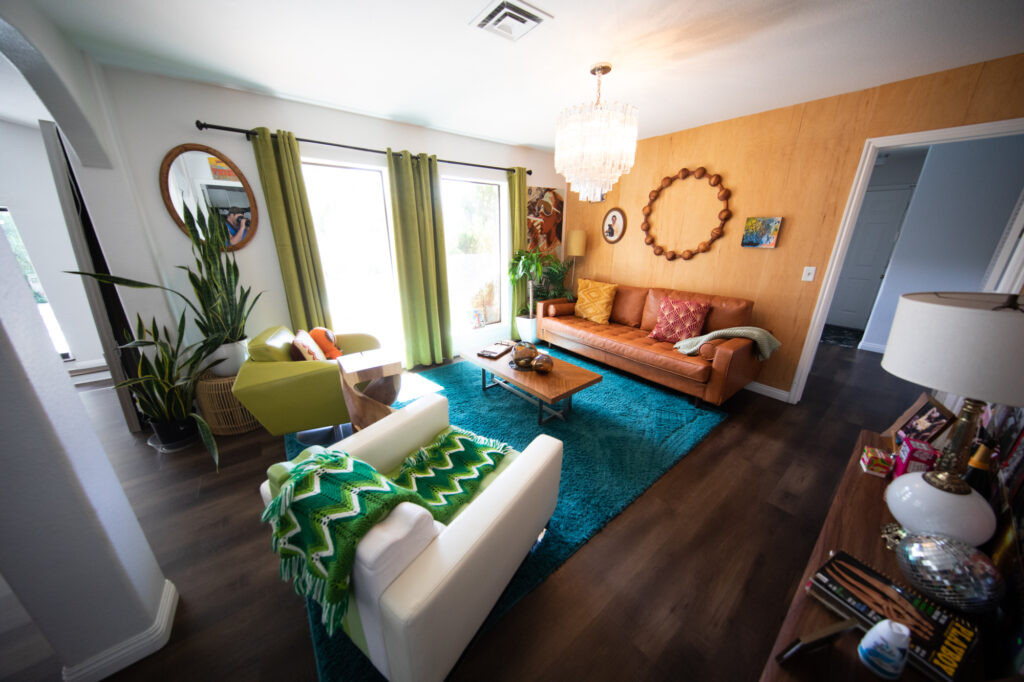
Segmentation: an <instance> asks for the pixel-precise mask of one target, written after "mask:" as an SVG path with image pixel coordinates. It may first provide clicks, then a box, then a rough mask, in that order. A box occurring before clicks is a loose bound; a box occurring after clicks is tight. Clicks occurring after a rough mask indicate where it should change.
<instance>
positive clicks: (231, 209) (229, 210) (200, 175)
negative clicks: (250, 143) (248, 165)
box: [160, 144, 257, 251]
mask: <svg viewBox="0 0 1024 682" xmlns="http://www.w3.org/2000/svg"><path fill="white" fill-rule="evenodd" d="M160 190H161V192H162V194H163V198H164V204H165V205H166V206H167V210H168V211H169V212H170V214H171V217H172V218H174V221H175V222H176V223H177V224H178V227H180V228H181V229H182V230H183V231H184V232H185V233H186V234H188V229H187V228H186V227H185V221H184V215H185V207H186V206H187V207H188V209H189V210H190V211H191V212H192V214H193V215H196V214H197V213H198V212H202V213H204V214H206V213H208V211H211V210H212V211H215V212H216V213H217V214H218V215H220V217H221V218H222V219H223V220H224V221H225V223H226V225H227V229H228V241H227V243H226V244H225V245H224V246H225V248H226V249H227V250H228V251H233V250H235V249H240V248H242V247H243V246H245V244H247V243H248V242H249V240H250V239H252V236H253V234H254V233H255V232H256V219H257V214H256V205H255V201H254V200H253V194H252V189H251V188H250V186H249V182H248V181H247V180H246V179H245V176H244V175H242V172H241V171H240V170H239V169H238V166H236V165H235V164H234V163H233V162H232V161H231V160H230V159H229V158H228V157H226V156H225V155H224V154H222V153H221V152H218V151H217V150H216V149H213V148H211V147H207V146H204V145H201V144H183V145H179V146H177V147H175V148H174V149H172V150H171V151H169V152H167V155H166V156H165V157H164V161H163V163H162V164H161V165H160Z"/></svg>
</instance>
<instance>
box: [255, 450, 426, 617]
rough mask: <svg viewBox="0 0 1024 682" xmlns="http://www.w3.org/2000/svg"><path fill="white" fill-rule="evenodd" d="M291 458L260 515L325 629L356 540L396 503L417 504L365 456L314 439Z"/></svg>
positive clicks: (343, 590) (284, 575)
mask: <svg viewBox="0 0 1024 682" xmlns="http://www.w3.org/2000/svg"><path fill="white" fill-rule="evenodd" d="M306 452H309V453H310V457H309V458H308V459H306V460H305V461H303V462H301V463H299V464H298V465H296V467H295V469H294V470H293V471H292V473H291V475H290V476H289V477H288V480H287V481H285V483H284V485H282V486H281V492H280V493H279V494H278V496H277V497H275V498H274V499H273V500H272V501H271V502H270V504H268V505H267V508H266V509H264V510H263V516H262V519H263V520H264V521H270V524H271V527H272V528H273V539H272V546H273V548H274V551H275V552H277V553H278V554H280V556H281V567H280V571H281V579H282V580H286V581H287V580H293V581H294V583H295V592H296V594H298V595H299V596H305V597H311V598H313V599H315V600H316V601H317V602H318V603H319V604H320V606H321V607H322V610H323V618H322V621H323V624H324V627H325V628H326V629H327V633H328V634H329V635H333V634H334V631H335V630H336V629H337V628H338V626H340V625H341V621H342V618H344V616H345V611H346V610H347V608H348V583H349V574H350V573H351V572H352V563H353V562H354V561H355V555H356V545H357V544H359V540H361V539H362V537H363V536H364V535H366V533H368V532H369V531H370V529H371V528H373V525H374V524H375V523H377V521H379V520H381V519H382V518H384V517H385V516H387V514H388V512H390V511H391V510H392V509H393V508H394V507H395V506H396V505H398V504H399V503H401V502H414V503H416V504H422V501H421V500H420V498H419V496H418V495H416V494H415V493H414V492H412V491H409V490H405V489H403V488H399V487H398V486H396V485H395V484H394V483H392V482H391V481H389V480H388V479H386V478H384V477H383V476H381V475H380V474H379V473H378V472H377V470H376V469H374V468H373V467H371V466H370V465H369V464H367V463H366V462H362V461H360V460H358V459H355V458H353V457H349V456H348V455H347V454H345V453H343V452H336V451H334V452H332V451H328V450H325V449H324V448H322V447H319V446H314V447H312V448H309V449H308V450H307V451H306Z"/></svg>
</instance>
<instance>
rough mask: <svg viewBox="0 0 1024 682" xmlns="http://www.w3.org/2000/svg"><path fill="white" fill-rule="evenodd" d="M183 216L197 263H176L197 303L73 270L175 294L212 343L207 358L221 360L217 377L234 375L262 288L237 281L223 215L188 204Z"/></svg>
mask: <svg viewBox="0 0 1024 682" xmlns="http://www.w3.org/2000/svg"><path fill="white" fill-rule="evenodd" d="M184 214H185V215H184V220H185V225H186V227H187V228H188V235H189V239H190V240H191V241H192V255H193V257H194V258H195V264H194V268H193V267H190V266H185V265H178V266H176V267H178V268H179V269H181V270H184V271H185V272H187V273H188V281H189V283H190V284H191V285H192V293H193V295H194V296H195V303H193V302H192V301H191V300H190V299H189V298H188V297H187V296H185V295H184V294H182V293H181V292H179V291H176V290H175V289H171V288H169V287H164V286H160V285H159V284H150V283H148V282H140V281H138V280H134V279H128V278H127V277H118V276H116V275H103V274H98V273H92V272H74V273H72V274H77V275H86V276H88V277H92V278H94V279H96V280H98V281H100V282H104V283H107V284H116V285H118V286H126V287H132V288H136V289H163V290H164V291H168V292H170V293H172V294H174V295H175V296H177V297H178V298H180V299H181V300H182V301H184V302H185V304H186V305H187V306H188V307H189V308H190V309H191V310H192V313H193V314H194V315H195V324H196V328H197V329H199V332H200V333H201V334H202V335H203V336H204V337H205V338H206V339H207V340H210V341H211V343H210V344H209V345H210V346H211V347H212V349H213V351H212V355H211V359H212V360H223V362H220V363H218V364H216V365H214V367H213V369H212V370H211V371H212V372H213V373H214V374H216V375H218V376H233V375H235V374H238V369H239V368H240V367H241V365H242V362H243V361H244V360H245V343H246V334H245V323H246V321H248V319H249V314H250V313H252V309H253V306H255V305H256V301H258V300H259V298H260V296H262V295H263V292H260V293H258V294H256V296H252V288H251V287H243V286H242V285H241V284H240V283H239V281H238V280H239V278H238V264H237V263H236V262H235V254H234V253H233V252H231V251H225V250H224V248H223V247H224V245H225V244H227V243H228V232H227V228H226V227H225V224H224V219H223V218H222V217H221V216H220V214H218V213H217V211H216V209H213V208H212V207H207V212H206V214H205V215H204V214H203V212H202V211H199V216H198V220H197V219H196V216H194V215H193V214H192V211H191V210H189V207H188V206H187V205H186V206H185V208H184ZM207 216H209V217H208V218H207ZM250 297H251V298H250ZM204 347H206V346H205V344H204Z"/></svg>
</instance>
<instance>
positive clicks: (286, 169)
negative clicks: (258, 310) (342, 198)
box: [252, 128, 332, 331]
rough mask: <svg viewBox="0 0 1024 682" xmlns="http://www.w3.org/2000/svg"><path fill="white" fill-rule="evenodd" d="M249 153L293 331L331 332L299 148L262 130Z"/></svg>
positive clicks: (283, 135) (285, 135) (282, 135)
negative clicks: (257, 175)
mask: <svg viewBox="0 0 1024 682" xmlns="http://www.w3.org/2000/svg"><path fill="white" fill-rule="evenodd" d="M252 148H253V151H254V152H255V154H256V166H257V167H258V168H259V173H260V183H261V184H262V185H263V197H264V198H265V199H266V202H267V213H268V214H269V218H270V227H271V229H272V230H273V233H274V243H275V244H276V245H277V260H278V262H279V263H280V267H281V279H282V280H284V293H285V299H286V301H287V303H288V314H289V315H290V317H291V323H292V331H296V330H299V329H307V330H308V329H312V328H313V327H327V328H328V329H331V328H332V324H331V314H330V308H329V307H328V305H327V289H326V287H325V286H324V273H323V268H322V267H321V265H320V251H319V249H318V248H317V244H316V232H315V231H314V230H313V218H312V216H311V215H310V212H309V200H308V199H307V198H306V183H305V182H304V181H303V179H302V160H301V158H300V157H299V143H298V142H296V140H295V135H293V134H292V133H290V132H288V131H286V130H278V131H277V134H276V136H271V134H270V131H269V130H267V129H266V128H257V129H256V135H255V137H254V138H253V140H252Z"/></svg>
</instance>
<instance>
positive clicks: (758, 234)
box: [740, 218, 782, 249]
mask: <svg viewBox="0 0 1024 682" xmlns="http://www.w3.org/2000/svg"><path fill="white" fill-rule="evenodd" d="M780 227H782V218H747V224H746V225H744V226H743V241H741V242H740V245H741V246H753V247H756V248H759V249H774V248H775V244H776V243H777V242H778V241H779V228H780Z"/></svg>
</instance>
